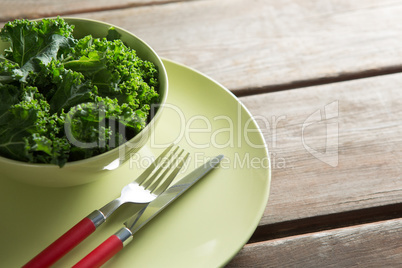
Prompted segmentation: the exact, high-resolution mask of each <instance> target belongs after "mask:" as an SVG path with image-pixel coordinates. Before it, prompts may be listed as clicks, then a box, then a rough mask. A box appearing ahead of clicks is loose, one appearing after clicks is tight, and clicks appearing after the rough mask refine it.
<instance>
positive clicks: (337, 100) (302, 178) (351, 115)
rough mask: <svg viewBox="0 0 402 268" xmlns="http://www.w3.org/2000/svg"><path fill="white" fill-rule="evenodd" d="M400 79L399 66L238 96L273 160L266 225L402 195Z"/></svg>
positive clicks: (380, 202) (375, 203) (377, 204)
mask: <svg viewBox="0 0 402 268" xmlns="http://www.w3.org/2000/svg"><path fill="white" fill-rule="evenodd" d="M401 85H402V74H394V75H388V76H381V77H373V78H367V79H360V80H354V81H348V82H342V83H335V84H330V85H323V86H315V87H309V88H303V89H297V90H289V91H282V92H276V93H267V94H261V95H254V96H249V97H242V98H240V100H241V101H242V102H243V103H244V104H245V106H246V107H248V108H249V110H250V112H251V113H252V114H253V115H254V117H255V119H256V120H257V122H258V123H259V125H260V127H261V130H262V132H263V134H264V136H265V139H266V142H267V144H268V147H269V149H270V156H271V161H272V167H273V172H272V185H271V196H270V199H269V202H268V206H267V208H266V211H265V213H264V216H263V218H262V220H261V222H260V226H264V225H271V224H277V223H286V222H289V221H298V220H300V219H305V220H309V219H310V218H313V217H319V216H323V215H335V214H337V213H343V212H348V211H349V212H350V211H358V210H361V209H366V208H374V207H381V206H386V205H391V204H399V203H402V180H401V174H402V136H401V133H402V110H401V107H402V91H401V90H400V88H401ZM325 108H326V109H327V110H326V111H324V109H325ZM330 117H332V118H330ZM303 127H304V133H303ZM331 142H333V144H332V145H331ZM334 145H335V146H334ZM308 150H311V152H309V151H308ZM326 150H327V151H326ZM331 150H332V151H331ZM325 153H327V154H325ZM399 209H400V208H399ZM367 213H369V212H367ZM384 213H385V211H384ZM360 217H361V218H362V219H364V215H360Z"/></svg>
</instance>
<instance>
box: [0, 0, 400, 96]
mask: <svg viewBox="0 0 402 268" xmlns="http://www.w3.org/2000/svg"><path fill="white" fill-rule="evenodd" d="M154 2H155V3H156V2H158V3H163V2H165V1H164V0H160V1H148V0H143V1H140V0H125V1H112V0H110V1H106V0H101V1H93V0H90V1H83V2H82V1H80V2H79V4H78V2H77V1H75V2H74V1H73V2H71V1H70V2H66V1H61V0H57V1H48V0H40V1H28V2H26V1H24V4H21V1H20V0H19V1H10V0H7V1H5V2H4V1H2V2H1V3H0V12H1V13H0V14H2V16H3V19H5V18H6V17H8V18H10V17H42V16H47V15H56V14H70V15H71V14H73V13H74V12H75V13H79V14H77V15H76V16H79V17H86V18H93V19H97V20H102V21H106V22H110V23H112V24H115V25H118V26H121V27H123V28H126V29H128V30H130V31H132V32H133V33H135V34H137V35H138V36H140V37H141V38H142V39H144V40H145V41H146V42H148V43H149V44H150V45H151V46H152V47H153V48H155V50H156V51H157V52H158V53H159V54H160V55H161V56H162V57H166V58H169V59H172V60H175V61H178V62H181V63H184V64H186V65H189V66H192V67H194V68H196V69H198V70H200V71H202V72H204V73H206V74H207V75H209V76H211V77H212V78H214V79H215V80H217V81H219V82H220V83H222V84H223V85H225V86H226V87H228V88H229V89H230V90H232V91H233V92H235V93H236V94H239V95H244V94H251V93H256V92H264V91H272V90H274V91H275V90H283V89H288V88H295V87H301V86H308V85H312V84H319V83H328V82H333V81H338V80H346V79H353V78H356V77H361V76H373V75H378V74H384V73H392V72H398V71H401V70H402V65H401V62H400V60H399V59H400V58H401V57H402V46H400V44H401V43H402V35H401V34H400V32H401V30H402V23H401V22H402V21H401V20H402V17H401V16H400V14H401V13H402V0H370V1H366V0H358V1H347V0H326V1H311V0H304V1H300V0H287V1H279V2H278V1H274V0H268V1H266V0H255V1H245V0H223V1H211V0H210V1H206V0H205V1H187V2H178V3H171V4H166V5H151V6H146V7H138V5H148V4H152V3H154ZM131 6H134V7H131ZM111 9H115V10H111ZM102 10H105V11H104V12H101V11H102ZM85 11H87V12H88V13H83V12H85Z"/></svg>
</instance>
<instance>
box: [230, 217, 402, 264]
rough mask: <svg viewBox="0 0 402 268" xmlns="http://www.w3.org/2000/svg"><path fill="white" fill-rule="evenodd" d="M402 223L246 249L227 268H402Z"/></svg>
mask: <svg viewBox="0 0 402 268" xmlns="http://www.w3.org/2000/svg"><path fill="white" fill-rule="evenodd" d="M401 241H402V219H394V220H389V221H383V222H377V223H371V224H365V225H359V226H353V227H347V228H340V229H334V230H330V231H326V232H317V233H310V234H305V235H300V236H294V237H286V238H283V239H275V240H272V241H266V242H261V243H255V244H249V245H246V246H245V247H244V248H243V249H242V250H241V251H240V253H239V254H238V255H237V256H236V257H235V258H234V259H233V260H232V261H231V262H230V263H229V264H228V265H227V266H226V267H228V268H229V267H320V268H321V267H401V266H402V244H401Z"/></svg>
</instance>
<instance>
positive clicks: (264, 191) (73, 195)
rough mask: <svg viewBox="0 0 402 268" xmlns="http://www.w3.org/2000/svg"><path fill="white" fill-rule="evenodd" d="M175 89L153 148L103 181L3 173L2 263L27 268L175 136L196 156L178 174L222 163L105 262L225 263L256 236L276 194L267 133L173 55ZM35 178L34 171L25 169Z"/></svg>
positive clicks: (120, 216) (170, 67) (115, 221)
mask: <svg viewBox="0 0 402 268" xmlns="http://www.w3.org/2000/svg"><path fill="white" fill-rule="evenodd" d="M164 64H165V66H166V69H167V73H168V77H169V89H170V92H169V96H168V99H167V106H166V109H165V110H164V111H163V113H162V115H161V118H160V120H161V121H160V123H159V124H158V125H157V126H156V129H155V130H154V131H153V133H155V134H154V135H153V136H151V139H150V140H149V141H148V143H147V144H146V146H145V147H143V148H142V149H141V150H140V151H139V152H138V153H136V154H134V155H131V156H130V159H129V161H127V162H126V163H125V164H124V165H123V166H121V167H119V168H117V169H115V170H111V171H110V173H109V174H108V175H107V176H105V177H104V178H102V179H101V180H99V181H96V182H93V183H90V184H86V185H82V186H75V187H69V188H44V187H37V186H32V185H27V184H23V183H20V182H17V181H13V180H0V212H1V221H0V237H1V240H0V252H1V258H0V259H1V264H2V267H20V266H22V265H23V264H24V263H26V262H27V261H29V260H30V259H31V258H32V257H33V256H35V255H36V254H37V253H39V252H40V251H41V250H42V249H44V248H45V247H46V246H48V245H49V244H50V243H51V242H53V241H54V240H55V239H56V238H58V237H59V236H60V235H61V234H63V233H64V232H65V231H67V230H68V229H69V228H70V227H72V226H73V225H74V224H75V223H77V222H78V221H79V220H81V219H82V218H83V217H85V216H86V215H88V214H89V213H90V212H92V211H93V210H94V209H97V208H99V207H101V206H103V205H104V204H105V203H107V202H108V201H110V200H111V199H114V198H116V197H118V195H119V193H120V189H121V188H122V187H123V186H124V185H125V184H127V183H129V182H131V181H132V180H134V179H135V177H136V176H137V175H138V174H140V173H141V171H142V170H144V168H145V167H146V165H147V164H149V162H150V161H151V160H152V159H153V158H154V157H155V155H157V154H159V152H161V151H162V150H163V148H164V147H166V146H167V145H168V144H169V143H171V142H176V143H178V144H179V145H180V146H182V147H183V148H185V149H186V150H188V151H189V152H190V153H191V159H190V161H189V163H188V165H186V167H185V168H184V170H183V172H182V173H181V174H180V175H179V177H178V178H177V179H180V178H181V177H182V176H184V175H185V174H187V173H189V172H191V171H192V170H193V169H194V168H195V167H196V166H198V165H200V164H202V163H204V162H205V161H206V160H208V159H209V158H211V157H213V156H216V155H218V154H224V155H225V159H224V160H223V161H222V163H221V165H220V167H219V168H218V169H216V170H214V171H213V172H212V173H210V174H209V175H208V176H206V177H205V178H204V179H203V180H202V181H200V182H199V183H197V184H196V185H195V186H194V187H193V188H192V189H190V190H189V191H188V192H187V193H185V194H184V195H183V196H182V197H180V199H178V200H177V201H175V202H174V203H173V204H172V205H171V206H170V207H168V208H167V209H166V210H164V211H163V212H162V213H161V214H160V215H158V216H157V217H156V218H155V219H153V220H152V221H151V222H150V223H149V224H148V225H147V226H145V227H144V228H143V229H142V230H140V231H139V232H138V233H137V234H136V235H135V237H134V240H133V241H132V242H131V243H130V244H129V245H127V247H125V248H124V249H123V250H122V251H121V252H119V253H118V254H117V255H116V256H115V257H114V258H113V259H111V260H110V261H109V262H107V263H106V264H105V266H104V267H218V266H222V265H224V264H225V263H227V262H228V261H230V259H231V258H232V257H234V256H235V254H236V253H237V252H238V251H239V250H240V249H241V248H242V246H243V245H244V244H245V243H246V242H247V240H248V239H249V238H250V236H251V235H252V233H253V232H254V230H255V228H256V227H257V225H258V222H259V221H260V219H261V216H262V214H263V212H264V209H265V207H266V204H267V201H268V195H269V186H270V174H271V173H270V167H269V165H270V163H269V156H268V151H267V147H266V144H265V142H264V138H263V136H262V134H261V131H260V130H259V129H258V127H257V124H256V122H255V120H254V119H253V117H252V116H251V115H250V113H249V112H248V111H247V109H246V108H245V107H244V106H243V105H242V104H241V103H240V102H239V101H238V99H237V98H236V97H235V96H234V95H233V94H232V93H230V92H229V91H228V90H227V89H225V88H224V87H222V86H221V85H219V84H218V83H216V82H214V81H212V80H211V79H209V78H208V77H206V76H204V75H202V74H201V73H199V72H197V71H195V70H192V69H190V68H188V67H185V66H182V65H179V64H177V63H174V62H171V61H168V60H164ZM26 175H27V176H29V174H26ZM129 213H130V206H123V207H122V208H120V209H119V210H118V211H117V213H116V214H115V215H113V216H112V217H111V218H110V220H109V221H108V222H106V223H105V224H104V225H103V226H101V227H100V228H99V229H98V230H97V231H96V232H95V233H94V234H92V235H91V236H90V237H89V238H87V239H86V240H85V241H84V242H83V243H81V244H80V245H79V246H78V247H77V248H75V249H74V250H73V251H71V252H70V253H68V254H67V255H66V256H65V257H63V259H61V260H60V261H59V262H57V264H56V265H55V267H70V266H71V265H72V264H74V263H76V262H77V261H78V260H80V259H81V258H83V257H84V256H85V255H86V254H88V253H89V252H90V251H91V250H92V249H94V248H95V247H96V246H97V245H98V244H100V243H101V242H102V241H104V240H105V239H106V238H108V237H109V236H110V235H112V234H113V233H114V232H116V231H117V230H118V229H120V228H121V227H122V222H124V219H125V217H126V216H127V215H128V214H129Z"/></svg>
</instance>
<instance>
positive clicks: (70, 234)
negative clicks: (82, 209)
mask: <svg viewBox="0 0 402 268" xmlns="http://www.w3.org/2000/svg"><path fill="white" fill-rule="evenodd" d="M103 222H105V217H104V216H103V214H102V213H101V212H100V211H99V210H95V211H94V212H92V213H91V214H89V215H88V216H87V217H85V218H83V219H82V220H81V221H80V222H78V223H77V224H76V225H74V227H72V228H71V229H70V230H68V231H67V232H66V233H65V234H63V235H62V236H61V237H60V238H58V239H57V240H56V241H54V242H53V243H52V244H50V245H49V246H48V247H47V248H46V249H44V250H43V251H42V252H40V253H39V254H38V255H36V256H35V257H34V258H33V259H32V260H30V261H29V262H28V263H27V264H25V265H24V266H23V268H43V267H49V266H51V265H52V264H54V263H55V262H56V261H58V260H59V259H60V258H61V257H63V256H64V255H66V254H67V253H68V252H69V251H70V250H72V249H73V248H74V247H75V246H77V245H78V244H79V243H81V242H82V241H83V240H84V239H85V238H87V237H88V236H89V235H90V234H92V233H93V232H94V231H95V230H96V228H97V227H98V226H99V225H101V224H102V223H103Z"/></svg>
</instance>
